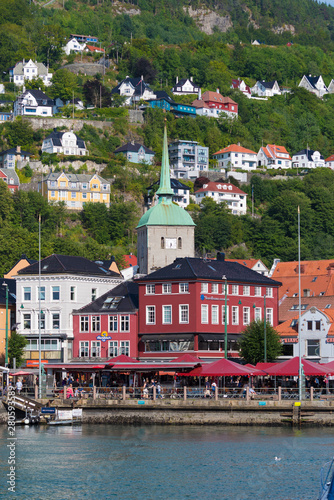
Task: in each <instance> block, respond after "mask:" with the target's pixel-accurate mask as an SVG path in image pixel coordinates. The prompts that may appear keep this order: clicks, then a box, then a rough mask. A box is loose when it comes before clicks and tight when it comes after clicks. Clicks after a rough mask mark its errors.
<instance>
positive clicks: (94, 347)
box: [90, 340, 101, 358]
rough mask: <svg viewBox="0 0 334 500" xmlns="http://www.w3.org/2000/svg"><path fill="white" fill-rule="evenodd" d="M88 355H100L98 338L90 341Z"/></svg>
mask: <svg viewBox="0 0 334 500" xmlns="http://www.w3.org/2000/svg"><path fill="white" fill-rule="evenodd" d="M90 355H91V357H92V358H99V357H100V356H101V342H100V341H99V340H93V341H92V342H91V351H90Z"/></svg>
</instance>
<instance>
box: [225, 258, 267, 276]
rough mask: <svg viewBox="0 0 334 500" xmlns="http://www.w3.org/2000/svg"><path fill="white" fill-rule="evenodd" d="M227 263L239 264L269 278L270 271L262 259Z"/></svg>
mask: <svg viewBox="0 0 334 500" xmlns="http://www.w3.org/2000/svg"><path fill="white" fill-rule="evenodd" d="M225 260H226V261H227V262H237V263H238V264H241V265H242V266H245V267H248V269H252V271H255V272H257V273H259V274H262V275H263V276H269V269H268V268H267V266H265V265H264V264H263V262H262V260H261V259H225Z"/></svg>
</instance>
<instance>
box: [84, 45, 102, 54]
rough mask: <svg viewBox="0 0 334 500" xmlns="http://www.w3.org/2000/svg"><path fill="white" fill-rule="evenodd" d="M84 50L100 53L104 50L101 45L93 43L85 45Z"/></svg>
mask: <svg viewBox="0 0 334 500" xmlns="http://www.w3.org/2000/svg"><path fill="white" fill-rule="evenodd" d="M84 50H85V52H93V53H95V52H98V53H101V54H104V53H105V50H104V49H103V48H102V47H95V45H86V46H85V49H84Z"/></svg>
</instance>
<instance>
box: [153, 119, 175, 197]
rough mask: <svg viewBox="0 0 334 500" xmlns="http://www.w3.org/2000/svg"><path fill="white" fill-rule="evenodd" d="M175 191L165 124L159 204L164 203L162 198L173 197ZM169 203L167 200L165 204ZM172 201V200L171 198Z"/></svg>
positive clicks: (158, 193) (158, 192)
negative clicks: (171, 178) (171, 175)
mask: <svg viewBox="0 0 334 500" xmlns="http://www.w3.org/2000/svg"><path fill="white" fill-rule="evenodd" d="M173 194H174V193H173V190H172V188H171V186H170V171H169V156H168V142H167V127H166V122H165V129H164V144H163V149H162V162H161V174H160V186H159V189H158V191H157V195H158V196H159V203H161V201H162V196H166V195H170V196H173ZM166 201H169V199H168V198H167V199H165V200H164V202H166ZM170 201H172V198H170Z"/></svg>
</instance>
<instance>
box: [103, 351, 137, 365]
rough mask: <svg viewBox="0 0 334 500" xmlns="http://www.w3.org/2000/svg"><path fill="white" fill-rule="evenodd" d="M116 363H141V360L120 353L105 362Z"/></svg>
mask: <svg viewBox="0 0 334 500" xmlns="http://www.w3.org/2000/svg"><path fill="white" fill-rule="evenodd" d="M115 363H139V361H137V360H136V359H135V358H130V356H127V355H126V354H120V355H119V356H116V357H115V358H111V359H109V360H108V361H106V363H105V364H106V365H114V364H115Z"/></svg>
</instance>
